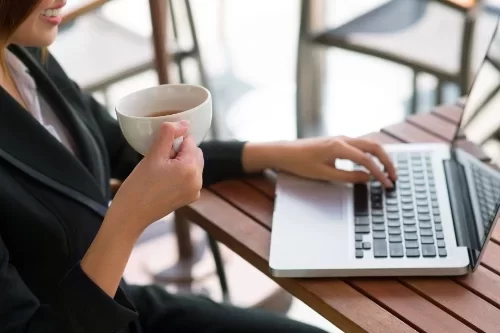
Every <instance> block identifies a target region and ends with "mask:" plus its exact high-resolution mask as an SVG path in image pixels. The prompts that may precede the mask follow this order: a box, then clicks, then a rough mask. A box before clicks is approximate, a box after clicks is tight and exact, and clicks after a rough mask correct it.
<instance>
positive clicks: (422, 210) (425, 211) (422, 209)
mask: <svg viewBox="0 0 500 333" xmlns="http://www.w3.org/2000/svg"><path fill="white" fill-rule="evenodd" d="M417 213H419V214H428V213H429V208H428V207H417Z"/></svg>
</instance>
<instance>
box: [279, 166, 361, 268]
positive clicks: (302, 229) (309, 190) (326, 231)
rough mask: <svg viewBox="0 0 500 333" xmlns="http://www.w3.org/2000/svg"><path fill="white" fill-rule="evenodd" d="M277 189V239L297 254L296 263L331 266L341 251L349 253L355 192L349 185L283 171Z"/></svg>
mask: <svg viewBox="0 0 500 333" xmlns="http://www.w3.org/2000/svg"><path fill="white" fill-rule="evenodd" d="M276 191H277V192H276V195H277V199H276V204H275V212H274V219H273V242H276V243H278V244H279V246H278V247H279V248H281V249H283V250H285V249H286V250H287V252H289V254H293V256H290V257H292V258H293V259H291V260H294V261H293V263H294V264H295V265H297V264H299V263H301V264H300V265H301V266H303V265H304V264H305V263H307V266H309V267H318V268H320V267H323V266H324V265H325V264H327V262H329V263H330V265H331V263H332V261H331V260H334V261H335V259H334V257H335V256H336V255H338V254H341V253H344V256H345V251H347V250H348V244H349V239H348V235H349V233H348V229H349V223H348V217H349V215H350V214H349V207H350V205H349V202H351V200H350V198H351V193H352V192H351V188H350V187H349V186H348V185H345V184H332V183H328V182H317V181H310V180H305V179H301V178H298V177H294V176H291V175H287V174H282V173H280V174H279V176H278V182H277V190H276ZM275 227H276V228H275ZM275 232H276V234H275ZM274 245H277V244H273V246H274ZM290 252H292V253H290ZM327 258H330V259H331V260H329V259H327ZM290 264H292V262H290Z"/></svg>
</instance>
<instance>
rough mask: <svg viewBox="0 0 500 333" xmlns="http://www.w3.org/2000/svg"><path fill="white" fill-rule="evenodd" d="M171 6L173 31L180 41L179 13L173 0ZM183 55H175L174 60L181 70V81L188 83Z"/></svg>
mask: <svg viewBox="0 0 500 333" xmlns="http://www.w3.org/2000/svg"><path fill="white" fill-rule="evenodd" d="M168 5H169V6H170V17H171V19H172V32H173V33H174V39H175V42H176V43H178V42H179V27H178V26H177V15H176V9H175V6H174V4H173V1H172V0H169V1H168ZM182 60H183V59H182V57H175V59H174V61H175V64H176V66H177V71H178V72H179V82H180V83H186V77H185V75H184V68H183V67H182Z"/></svg>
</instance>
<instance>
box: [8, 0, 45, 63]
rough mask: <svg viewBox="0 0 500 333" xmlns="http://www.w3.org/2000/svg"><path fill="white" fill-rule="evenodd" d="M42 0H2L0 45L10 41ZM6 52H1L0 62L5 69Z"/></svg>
mask: <svg viewBox="0 0 500 333" xmlns="http://www.w3.org/2000/svg"><path fill="white" fill-rule="evenodd" d="M40 1H41V0H0V46H1V47H2V49H3V48H4V47H5V46H6V44H8V43H9V39H10V37H12V34H13V33H14V32H15V31H16V29H17V28H19V26H20V25H21V24H22V23H23V22H24V20H26V19H27V18H28V17H29V16H30V14H31V13H32V12H33V10H35V8H36V6H37V5H38V4H39V3H40ZM4 56H5V55H4V52H3V50H2V51H1V52H0V64H1V65H2V67H3V68H4V69H5V66H4V63H5V59H4Z"/></svg>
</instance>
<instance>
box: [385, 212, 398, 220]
mask: <svg viewBox="0 0 500 333" xmlns="http://www.w3.org/2000/svg"><path fill="white" fill-rule="evenodd" d="M387 219H388V220H399V214H397V213H388V214H387Z"/></svg>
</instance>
